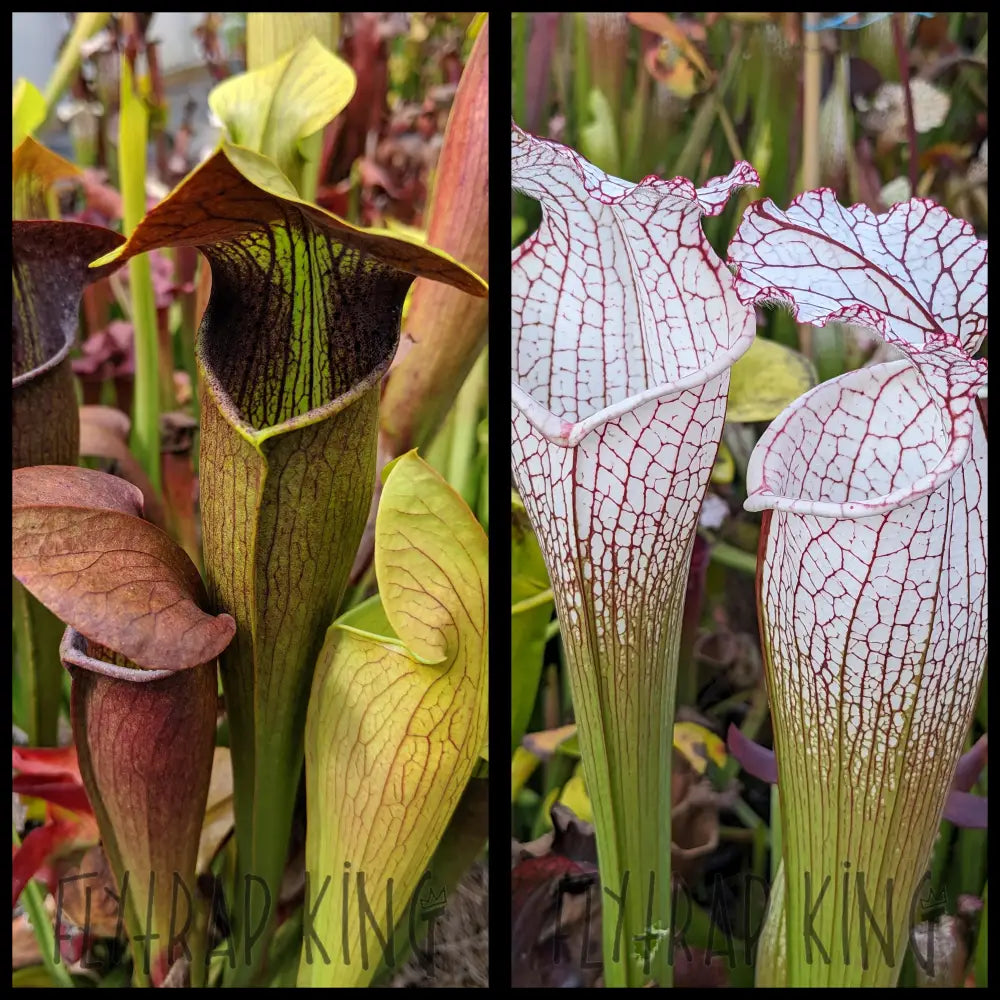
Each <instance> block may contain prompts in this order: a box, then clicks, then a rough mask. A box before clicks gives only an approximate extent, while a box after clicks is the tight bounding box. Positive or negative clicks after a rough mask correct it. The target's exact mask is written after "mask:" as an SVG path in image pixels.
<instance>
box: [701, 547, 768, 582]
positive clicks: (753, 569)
mask: <svg viewBox="0 0 1000 1000" xmlns="http://www.w3.org/2000/svg"><path fill="white" fill-rule="evenodd" d="M709 558H710V559H711V560H712V561H713V562H717V563H718V564H719V565H720V566H728V567H729V568H730V569H738V570H741V571H742V572H744V573H749V574H750V575H751V576H756V574H757V556H756V555H755V554H754V553H753V552H746V551H745V550H743V549H738V548H736V546H735V545H730V544H728V543H727V542H713V543H712V550H711V554H710V556H709Z"/></svg>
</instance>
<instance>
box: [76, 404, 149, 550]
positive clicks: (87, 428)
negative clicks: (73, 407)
mask: <svg viewBox="0 0 1000 1000" xmlns="http://www.w3.org/2000/svg"><path fill="white" fill-rule="evenodd" d="M130 427H131V421H130V420H129V418H128V417H127V416H125V414H124V413H122V411H121V410H118V409H116V408H115V407H113V406H81V407H80V457H81V458H102V459H107V460H109V461H110V462H111V463H113V465H114V469H115V474H116V475H118V476H120V477H121V478H122V479H124V480H126V481H127V482H130V483H131V484H132V485H133V486H137V487H138V488H139V489H140V490H141V491H142V510H143V513H144V514H145V516H146V519H147V520H148V521H150V522H151V523H152V524H155V525H156V526H157V527H158V528H163V529H164V530H166V527H167V522H166V515H165V513H164V511H163V505H162V504H161V503H160V498H159V497H158V496H157V494H156V490H155V489H154V487H153V484H152V483H151V482H150V481H149V477H148V476H147V475H146V473H145V472H144V471H143V469H142V466H141V465H140V464H139V462H138V460H137V459H136V457H135V455H133V454H132V452H131V451H129V447H128V435H129V429H130Z"/></svg>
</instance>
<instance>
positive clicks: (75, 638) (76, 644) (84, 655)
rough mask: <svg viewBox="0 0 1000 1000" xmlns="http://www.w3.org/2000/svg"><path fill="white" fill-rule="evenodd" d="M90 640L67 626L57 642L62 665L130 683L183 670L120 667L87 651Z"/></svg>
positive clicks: (157, 677) (147, 681)
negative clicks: (96, 657) (60, 639)
mask: <svg viewBox="0 0 1000 1000" xmlns="http://www.w3.org/2000/svg"><path fill="white" fill-rule="evenodd" d="M89 641H90V640H89V639H87V637H86V636H85V635H83V633H81V632H77V630H76V629H75V628H73V627H72V626H67V628H66V631H65V632H64V633H63V637H62V642H61V643H60V644H59V657H60V659H61V660H62V664H63V666H64V667H65V668H66V669H67V670H69V669H70V668H71V667H79V668H80V669H82V670H89V671H90V672H91V673H94V674H103V675H104V676H105V677H113V678H114V679H115V680H119V681H127V682H129V683H130V684H148V683H149V682H150V681H162V680H164V679H166V678H167V677H173V676H175V675H176V674H178V673H183V671H178V670H143V669H142V668H140V667H120V666H118V664H116V663H108V662H107V661H106V660H98V659H95V658H94V657H93V656H91V655H90V654H89V653H88V652H87V643H88V642H89Z"/></svg>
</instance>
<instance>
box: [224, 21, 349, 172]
mask: <svg viewBox="0 0 1000 1000" xmlns="http://www.w3.org/2000/svg"><path fill="white" fill-rule="evenodd" d="M355 85H356V80H355V76H354V71H353V70H352V69H351V67H350V66H349V65H348V64H347V63H345V62H344V61H343V60H342V59H340V58H339V57H337V56H335V55H334V54H333V53H332V52H330V51H329V50H328V49H327V48H326V47H325V46H323V45H322V44H320V42H318V41H317V40H316V39H315V38H313V37H310V38H307V39H306V40H305V41H304V42H302V43H301V44H299V45H298V46H296V47H295V48H294V49H292V50H291V51H289V52H287V53H286V54H285V55H283V56H282V57H281V58H279V59H277V60H275V61H274V62H273V63H271V64H270V65H268V66H264V67H263V68H261V69H255V70H251V71H249V72H246V73H240V74H238V75H237V76H232V77H230V78H229V79H228V80H225V81H224V82H222V83H220V84H219V85H218V86H217V87H215V88H214V89H213V90H212V92H211V93H210V94H209V97H208V103H209V106H210V107H211V109H212V111H213V112H214V113H215V114H216V115H217V116H218V117H219V118H220V119H221V120H222V123H223V126H224V127H225V129H226V132H227V135H228V138H229V140H230V141H231V142H232V143H234V144H235V145H237V146H243V147H245V148H247V149H250V150H252V151H253V152H255V153H261V154H263V155H264V156H266V157H269V158H270V159H271V160H273V161H274V162H275V163H276V164H277V166H278V169H279V170H280V171H281V172H282V173H283V174H284V175H285V176H286V177H288V178H291V179H293V180H294V179H295V178H297V177H298V176H299V173H300V171H301V167H302V164H303V162H304V158H303V157H302V155H301V153H300V150H299V144H300V143H301V141H302V140H303V139H305V138H307V137H308V136H310V135H312V134H313V133H314V132H318V131H319V130H320V129H321V128H323V126H324V125H326V124H327V122H329V121H331V120H332V119H333V118H335V117H336V116H337V115H338V114H339V113H340V112H341V111H343V109H344V108H345V107H346V106H347V104H348V102H349V101H350V99H351V97H352V96H353V95H354V88H355Z"/></svg>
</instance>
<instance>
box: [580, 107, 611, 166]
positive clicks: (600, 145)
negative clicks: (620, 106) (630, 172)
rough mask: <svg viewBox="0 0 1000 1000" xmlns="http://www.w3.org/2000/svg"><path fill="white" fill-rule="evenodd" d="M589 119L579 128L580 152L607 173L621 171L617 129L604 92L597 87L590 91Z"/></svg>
mask: <svg viewBox="0 0 1000 1000" xmlns="http://www.w3.org/2000/svg"><path fill="white" fill-rule="evenodd" d="M587 103H588V104H589V105H590V121H589V122H588V123H587V124H586V125H583V126H582V127H581V128H580V152H581V153H583V155H584V156H586V157H587V159H588V160H590V162H591V163H593V164H594V165H595V166H598V167H600V168H601V169H602V170H606V171H607V172H608V173H609V174H618V173H620V172H621V155H620V153H619V151H618V129H617V125H616V123H615V119H614V113H613V112H612V110H611V104H610V103H609V102H608V98H607V97H606V96H605V94H604V93H603V92H602V91H600V90H597V89H593V90H591V91H590V97H589V99H588V102H587Z"/></svg>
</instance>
